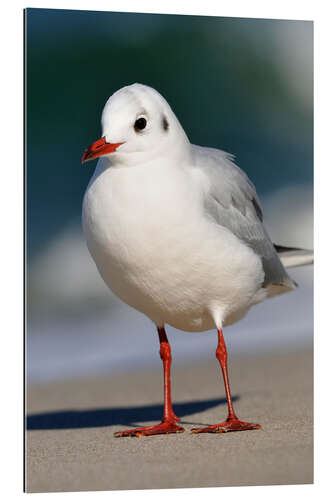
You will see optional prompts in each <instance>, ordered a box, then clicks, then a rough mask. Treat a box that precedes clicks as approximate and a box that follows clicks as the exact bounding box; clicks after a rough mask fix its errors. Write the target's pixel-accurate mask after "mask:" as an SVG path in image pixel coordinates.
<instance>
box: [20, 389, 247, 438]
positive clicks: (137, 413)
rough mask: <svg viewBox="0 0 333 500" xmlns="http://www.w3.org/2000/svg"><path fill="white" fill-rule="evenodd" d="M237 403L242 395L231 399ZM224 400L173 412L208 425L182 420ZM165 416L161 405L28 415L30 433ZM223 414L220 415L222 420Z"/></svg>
mask: <svg viewBox="0 0 333 500" xmlns="http://www.w3.org/2000/svg"><path fill="white" fill-rule="evenodd" d="M232 399H233V401H237V400H238V399H239V396H235V397H233V398H232ZM226 403H227V401H226V399H225V398H216V399H207V400H204V401H190V402H188V403H175V404H174V405H173V409H174V412H175V413H176V415H177V416H178V417H179V418H180V419H181V421H182V422H183V423H184V424H186V423H190V424H193V425H208V423H202V422H199V423H198V422H187V421H185V420H184V419H183V417H186V416H188V415H192V414H195V413H200V412H203V411H205V410H209V409H211V408H214V407H216V406H218V405H225V404H226ZM162 414H163V406H162V405H159V404H158V405H149V406H130V407H128V406H127V407H126V406H125V407H116V408H94V409H89V410H62V411H53V412H47V413H35V414H31V415H27V418H26V428H27V430H52V429H82V428H86V427H106V426H110V425H129V426H135V423H137V422H140V423H141V422H151V421H153V420H157V421H160V420H161V417H162ZM222 418H223V414H221V419H222Z"/></svg>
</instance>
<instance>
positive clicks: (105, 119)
mask: <svg viewBox="0 0 333 500" xmlns="http://www.w3.org/2000/svg"><path fill="white" fill-rule="evenodd" d="M189 150H190V143H189V141H188V139H187V136H186V134H185V132H184V130H183V129H182V127H181V125H180V123H179V122H178V120H177V118H176V116H175V115H174V113H173V111H172V110H171V108H170V106H169V104H168V103H167V101H166V100H165V99H164V98H163V97H162V96H161V95H160V94H159V93H158V92H157V91H156V90H154V89H153V88H151V87H148V86H146V85H141V84H138V83H135V84H133V85H130V86H128V87H123V88H122V89H120V90H118V91H117V92H115V93H114V94H113V95H112V96H111V97H110V98H109V99H108V101H107V102H106V104H105V106H104V109H103V112H102V138H101V139H98V140H97V141H95V142H94V143H93V144H91V146H89V148H88V149H87V150H86V151H85V152H84V154H83V156H82V163H85V162H87V161H90V160H94V159H95V158H99V157H101V156H103V157H106V158H108V159H109V160H110V163H111V164H112V165H122V166H132V165H138V164H142V163H144V162H149V161H152V160H154V159H155V158H158V157H159V158H166V157H167V158H170V159H171V158H172V159H177V160H178V161H181V160H182V159H183V157H185V156H186V155H187V154H189Z"/></svg>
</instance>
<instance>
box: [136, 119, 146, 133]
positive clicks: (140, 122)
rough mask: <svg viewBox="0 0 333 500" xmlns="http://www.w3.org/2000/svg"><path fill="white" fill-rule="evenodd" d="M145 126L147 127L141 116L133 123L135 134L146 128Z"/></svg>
mask: <svg viewBox="0 0 333 500" xmlns="http://www.w3.org/2000/svg"><path fill="white" fill-rule="evenodd" d="M146 125H147V120H146V118H143V116H141V117H140V118H138V119H137V120H136V122H135V123H134V130H135V131H136V132H139V131H140V130H143V129H144V128H146Z"/></svg>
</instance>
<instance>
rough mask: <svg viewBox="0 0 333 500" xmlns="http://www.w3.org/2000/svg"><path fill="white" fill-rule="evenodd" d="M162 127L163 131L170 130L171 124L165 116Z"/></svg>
mask: <svg viewBox="0 0 333 500" xmlns="http://www.w3.org/2000/svg"><path fill="white" fill-rule="evenodd" d="M162 126H163V130H165V131H167V130H168V129H169V122H168V120H167V119H166V117H165V116H163V118H162Z"/></svg>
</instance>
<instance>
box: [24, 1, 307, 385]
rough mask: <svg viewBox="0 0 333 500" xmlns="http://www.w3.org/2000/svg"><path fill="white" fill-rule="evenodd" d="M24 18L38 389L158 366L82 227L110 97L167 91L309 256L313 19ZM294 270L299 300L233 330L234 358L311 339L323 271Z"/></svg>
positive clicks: (174, 336) (173, 334)
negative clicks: (87, 155) (143, 89)
mask: <svg viewBox="0 0 333 500" xmlns="http://www.w3.org/2000/svg"><path fill="white" fill-rule="evenodd" d="M25 24H26V43H25V48H26V147H27V154H26V159H27V162H26V163H27V170H26V194H27V195H26V203H27V212H26V213H27V373H28V380H30V381H32V382H36V381H38V382H39V381H49V380H51V379H56V378H66V377H74V376H81V375H89V374H98V373H101V372H103V371H104V372H109V373H112V372H114V371H119V370H127V369H137V368H138V367H144V366H148V365H149V366H155V365H156V366H157V365H158V366H159V363H160V361H159V357H158V354H157V353H158V340H157V338H156V335H155V331H154V327H153V325H152V324H151V323H150V321H149V320H148V319H146V318H145V317H144V316H142V315H141V314H140V313H138V312H136V311H134V310H132V309H130V308H129V307H127V306H125V305H124V304H122V303H121V302H120V301H119V300H118V299H117V298H116V297H114V296H113V294H112V293H111V292H110V291H109V290H108V289H107V288H106V286H105V285H104V283H103V282H102V280H101V278H100V277H99V275H98V274H97V270H96V268H95V266H94V264H93V262H92V260H91V258H90V256H89V254H88V251H87V249H86V246H85V242H84V240H83V236H82V232H81V226H80V216H81V203H82V198H83V194H84V191H85V188H86V185H87V183H88V181H89V178H90V176H91V175H92V173H93V169H94V165H93V163H91V162H90V163H88V164H87V165H88V167H87V165H85V166H84V167H83V166H81V163H80V159H81V156H82V153H83V151H84V149H85V148H86V147H87V146H88V145H89V144H91V143H92V142H93V141H94V140H96V139H97V138H99V137H100V114H101V111H102V109H103V106H104V104H105V101H106V100H107V98H108V97H109V96H110V95H111V94H112V93H113V92H115V91H116V90H117V89H119V88H121V87H123V86H124V85H128V84H131V83H134V82H140V83H144V84H147V85H150V86H152V87H154V88H156V89H157V90H158V91H159V92H160V93H161V94H162V95H163V96H164V97H165V98H166V99H167V100H168V102H169V104H170V105H171V107H172V108H173V110H174V111H175V113H176V115H177V116H178V118H179V120H180V122H181V123H182V125H183V127H184V129H185V131H186V132H187V135H188V137H189V139H190V140H191V142H193V143H195V144H200V145H203V146H211V147H217V148H220V149H224V150H226V151H228V152H230V153H233V154H235V155H236V161H237V164H238V165H239V166H240V167H241V168H243V169H244V170H245V171H246V173H247V174H248V176H249V177H250V179H251V180H252V181H253V182H254V184H255V185H256V187H257V191H258V193H259V196H260V198H261V200H262V203H263V206H264V215H265V221H266V226H267V228H268V230H269V232H270V234H271V236H272V238H273V240H274V241H275V242H278V243H280V244H286V245H293V246H302V247H306V248H312V246H313V237H312V231H313V194H312V190H313V24H312V23H311V22H308V21H279V20H258V19H236V18H222V17H199V16H178V15H177V16H176V15H160V14H128V13H113V12H90V11H70V10H49V9H27V10H26V11H25ZM290 274H291V275H292V276H293V278H294V279H296V281H298V283H299V285H300V287H299V289H298V290H297V291H296V292H293V293H291V294H287V295H285V296H282V297H278V298H275V299H272V300H270V301H267V302H265V303H263V304H260V305H259V306H257V307H256V308H254V309H253V310H252V311H251V312H250V313H249V314H248V316H247V317H246V318H245V320H243V321H242V322H240V323H238V324H236V325H234V326H232V327H230V328H228V329H227V330H226V335H227V342H228V344H229V345H230V349H231V351H232V352H236V353H237V352H239V353H241V352H244V353H245V352H247V353H248V352H250V351H258V350H272V349H285V348H288V349H291V348H299V347H300V346H304V345H308V344H310V343H311V342H312V321H313V297H312V285H313V276H312V268H304V269H295V270H292V271H291V273H290ZM168 331H169V338H170V341H171V342H172V345H173V352H174V359H175V360H177V359H178V360H179V361H180V362H190V361H191V360H193V359H195V358H200V359H208V358H210V359H212V358H213V357H214V353H215V346H216V336H215V335H214V334H213V335H212V334H186V333H182V332H177V331H175V330H173V329H171V328H169V330H168ZM135 336H139V337H140V345H138V348H136V349H135V352H134V349H133V345H131V341H132V339H133V338H134V337H135Z"/></svg>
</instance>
